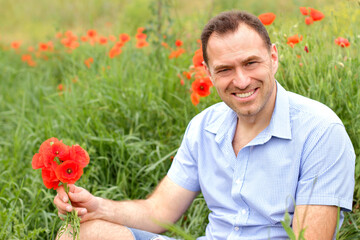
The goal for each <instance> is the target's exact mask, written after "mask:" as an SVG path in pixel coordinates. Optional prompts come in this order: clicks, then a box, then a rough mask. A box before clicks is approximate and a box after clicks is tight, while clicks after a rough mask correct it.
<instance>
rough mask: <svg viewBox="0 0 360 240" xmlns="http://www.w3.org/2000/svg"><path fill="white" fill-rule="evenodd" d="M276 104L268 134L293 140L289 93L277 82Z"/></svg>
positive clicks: (267, 129)
mask: <svg viewBox="0 0 360 240" xmlns="http://www.w3.org/2000/svg"><path fill="white" fill-rule="evenodd" d="M276 88H277V91H276V102H275V108H274V112H273V114H272V117H271V120H270V124H269V126H268V127H267V128H266V132H267V133H268V134H270V135H271V136H274V137H278V138H284V139H291V122H290V110H289V109H290V104H289V97H288V94H287V91H286V90H285V89H284V88H283V87H282V86H281V85H280V84H279V83H278V82H277V81H276Z"/></svg>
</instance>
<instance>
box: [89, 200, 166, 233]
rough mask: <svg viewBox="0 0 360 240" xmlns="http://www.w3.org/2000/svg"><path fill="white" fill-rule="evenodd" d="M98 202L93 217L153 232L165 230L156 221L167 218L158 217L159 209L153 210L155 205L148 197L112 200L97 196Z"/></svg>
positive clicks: (163, 220)
mask: <svg viewBox="0 0 360 240" xmlns="http://www.w3.org/2000/svg"><path fill="white" fill-rule="evenodd" d="M99 202H100V204H99V205H100V206H99V209H98V210H97V211H96V213H95V214H94V216H93V217H96V218H98V219H102V220H105V221H109V222H113V223H116V224H120V225H123V226H127V227H133V228H139V229H142V230H147V231H151V232H154V233H161V232H164V231H165V230H166V229H164V228H162V227H161V226H160V225H159V224H158V223H159V222H166V221H167V220H165V219H160V217H159V216H160V215H161V214H159V210H155V206H153V204H151V201H150V200H148V199H147V200H129V201H113V200H108V199H103V198H99ZM160 211H161V210H160Z"/></svg>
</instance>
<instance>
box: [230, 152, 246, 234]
mask: <svg viewBox="0 0 360 240" xmlns="http://www.w3.org/2000/svg"><path fill="white" fill-rule="evenodd" d="M249 149H250V148H249V147H244V148H243V149H241V150H240V152H239V153H238V156H237V158H236V161H235V167H234V175H233V181H232V188H231V196H232V198H233V199H234V201H235V202H236V203H237V204H238V206H239V209H238V213H237V215H236V217H235V221H234V224H233V230H232V232H231V234H230V235H229V238H228V239H237V238H239V236H240V234H241V232H242V229H243V226H245V225H246V223H247V220H248V218H249V213H250V212H249V207H248V206H247V204H246V203H245V202H244V200H243V199H242V197H241V189H242V187H243V185H244V180H245V175H246V169H247V164H248V160H249V151H250V150H249Z"/></svg>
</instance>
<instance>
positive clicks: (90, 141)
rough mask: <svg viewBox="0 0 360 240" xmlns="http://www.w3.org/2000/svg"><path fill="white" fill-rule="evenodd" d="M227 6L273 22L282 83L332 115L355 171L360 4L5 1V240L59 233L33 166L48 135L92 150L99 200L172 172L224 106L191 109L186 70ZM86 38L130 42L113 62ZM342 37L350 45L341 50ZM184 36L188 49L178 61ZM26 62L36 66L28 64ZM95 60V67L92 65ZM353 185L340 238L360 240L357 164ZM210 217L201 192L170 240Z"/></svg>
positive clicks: (0, 48)
mask: <svg viewBox="0 0 360 240" xmlns="http://www.w3.org/2000/svg"><path fill="white" fill-rule="evenodd" d="M299 7H313V8H315V9H318V10H320V11H321V12H323V13H324V15H325V18H324V19H322V20H321V21H317V22H314V23H313V24H312V25H306V24H305V21H304V19H305V16H303V15H302V14H301V13H300V11H299ZM230 9H242V10H247V11H249V12H252V13H253V14H255V15H259V14H261V13H266V12H273V13H275V14H276V19H275V21H274V22H273V24H271V25H269V26H267V27H266V28H267V29H268V31H269V33H270V37H271V40H272V42H274V43H275V44H276V45H277V48H278V52H279V61H280V66H279V70H278V72H277V75H276V79H277V81H279V82H280V83H281V84H282V85H283V86H284V87H285V88H286V89H287V90H290V91H293V92H296V93H299V94H301V95H304V96H307V97H310V98H312V99H315V100H318V101H320V102H322V103H324V104H326V105H328V106H329V107H330V108H332V109H333V110H334V111H335V112H336V113H337V114H338V116H339V117H340V118H341V119H342V121H343V123H344V125H345V127H346V130H347V132H348V134H349V136H350V138H351V140H352V143H353V145H354V148H355V152H356V156H357V159H356V160H357V162H358V161H359V156H360V104H359V103H360V92H359V90H358V89H359V86H360V59H359V55H360V51H359V49H360V27H359V23H360V1H359V0H343V1H325V0H318V1H314V2H313V1H299V0H293V1H286V0H278V1H271V0H266V1H238V0H237V1H235V0H225V1H224V0H211V1H210V0H209V1H199V0H192V1H190V0H184V1H181V0H169V1H165V0H132V1H130V0H109V1H100V0H87V1H85V0H77V1H69V0H63V1H46V0H37V1H35V0H28V1H10V0H0V15H1V16H2V17H1V21H0V226H1V227H0V239H54V238H55V235H56V232H57V229H58V228H59V227H60V226H61V220H60V219H59V218H58V216H57V210H56V208H55V206H54V204H53V198H54V196H55V195H56V191H54V190H52V189H51V190H49V189H46V188H45V186H44V184H43V182H42V178H41V170H33V169H32V167H31V162H32V156H33V155H34V153H36V152H37V151H38V150H39V146H40V144H41V143H42V142H43V141H45V140H46V139H48V138H50V137H56V138H58V139H62V140H63V142H64V143H65V144H67V145H71V144H79V145H81V146H82V147H83V148H84V149H86V150H87V151H88V153H89V155H90V158H91V160H90V164H89V165H88V166H87V167H86V168H85V169H84V174H83V176H82V177H81V179H80V180H79V181H78V182H77V185H79V186H82V187H84V188H86V189H88V190H89V191H90V192H91V193H93V194H94V195H97V196H101V197H105V198H110V199H114V200H123V199H137V198H145V197H146V196H147V195H149V194H150V193H151V192H152V190H153V189H154V187H155V186H156V185H157V183H158V182H159V181H160V180H161V179H162V178H163V177H164V176H165V174H166V173H167V170H168V168H169V167H170V165H171V161H172V158H173V156H174V155H175V154H176V151H177V149H178V147H179V146H180V143H181V140H182V136H183V134H184V131H185V129H186V126H187V124H188V122H189V121H190V120H191V118H192V117H194V116H195V115H196V114H198V113H199V112H201V111H202V110H203V109H205V108H207V107H208V106H210V105H212V104H214V103H216V102H219V101H220V99H219V97H218V96H217V93H216V90H215V89H214V88H212V89H211V94H210V95H209V96H207V97H203V98H201V99H200V103H199V104H198V105H196V106H194V105H193V104H192V102H191V99H190V95H191V83H192V81H193V80H194V79H193V78H192V79H190V80H188V79H186V78H185V76H184V75H183V72H184V71H189V69H190V66H191V65H192V64H193V63H192V57H193V55H194V52H195V50H197V49H198V48H199V45H198V43H197V39H199V38H200V33H201V30H202V28H203V26H204V25H205V24H206V22H207V21H208V20H209V18H210V17H212V16H214V15H216V14H217V13H220V12H221V11H224V10H230ZM139 27H144V28H145V30H144V33H146V34H147V41H148V43H149V45H148V46H146V47H143V48H137V47H136V39H135V35H136V32H137V29H138V28H139ZM89 29H94V30H96V32H97V34H98V35H102V36H106V37H108V36H110V35H113V36H115V37H116V38H118V36H119V34H121V33H127V34H129V36H130V37H131V39H130V41H129V42H127V43H126V44H125V45H124V46H123V47H122V52H121V53H120V54H119V55H117V56H115V57H114V58H110V57H109V54H108V53H109V51H110V49H111V48H112V46H113V45H114V44H115V43H114V42H111V41H110V40H108V41H107V43H106V44H99V43H95V44H93V45H92V44H89V42H88V41H87V42H82V41H80V36H84V35H86V34H87V31H88V30H89ZM66 31H72V32H73V33H74V34H75V35H77V36H78V38H79V39H78V42H79V46H78V47H76V49H72V50H69V49H68V48H67V47H65V46H64V45H63V44H62V43H61V39H59V38H57V37H56V34H57V33H59V32H60V33H62V34H64V33H65V32H66ZM295 34H299V35H302V41H300V42H299V43H298V44H295V46H294V47H293V48H292V47H290V46H289V45H288V44H287V38H288V37H290V36H293V35H295ZM164 36H166V38H164ZM338 37H343V38H346V39H348V40H349V42H350V46H349V47H344V48H343V47H340V46H338V45H336V44H335V42H334V41H335V39H336V38H338ZM177 39H179V40H181V41H182V42H183V45H182V46H181V47H182V48H183V49H184V50H185V52H184V53H183V54H181V55H180V56H178V57H176V58H171V59H169V54H170V53H171V51H172V50H174V49H176V46H175V41H176V40H177ZM49 41H51V42H52V44H53V49H52V50H51V51H42V52H39V51H38V46H39V43H48V42H49ZM14 42H18V43H19V44H20V46H19V48H16V49H15V48H13V47H12V43H14ZM164 42H165V43H167V44H168V46H169V48H165V47H164V46H163V45H162V43H164ZM29 47H32V48H33V50H32V49H31V48H30V52H29ZM305 47H307V49H308V50H309V52H306V51H305V50H304V49H305ZM24 54H28V55H31V56H32V59H33V60H34V61H35V62H36V65H34V66H29V64H27V63H26V61H24V59H22V58H23V55H24ZM89 58H92V59H93V62H92V63H91V64H90V67H88V66H86V65H85V64H84V61H85V60H87V59H89ZM179 76H180V77H179ZM180 78H182V79H183V81H184V84H183V85H182V84H181V79H180ZM59 86H62V87H59ZM355 179H356V184H355V192H354V204H353V212H351V213H346V214H345V221H344V224H343V226H342V228H341V229H340V231H339V236H338V239H360V229H359V227H360V209H359V208H360V201H359V199H360V198H359V197H360V165H359V164H358V163H357V164H356V172H355ZM207 214H208V209H207V207H206V204H205V202H204V200H203V198H202V196H201V195H200V196H198V197H197V198H196V199H195V201H194V202H193V204H192V205H191V207H190V209H189V210H188V211H187V212H186V214H185V216H184V217H183V218H182V219H181V220H180V221H179V222H178V223H177V224H176V225H175V226H174V227H172V231H169V232H167V235H168V236H172V237H179V238H180V237H181V234H184V233H185V234H188V235H189V236H192V237H198V236H201V235H203V234H204V231H205V226H206V224H207ZM177 229H181V233H180V232H179V231H178V230H177Z"/></svg>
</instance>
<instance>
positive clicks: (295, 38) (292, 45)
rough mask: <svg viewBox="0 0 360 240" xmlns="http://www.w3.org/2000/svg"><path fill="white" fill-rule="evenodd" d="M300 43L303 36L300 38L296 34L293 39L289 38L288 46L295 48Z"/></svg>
mask: <svg viewBox="0 0 360 240" xmlns="http://www.w3.org/2000/svg"><path fill="white" fill-rule="evenodd" d="M300 41H302V35H300V37H299V35H298V34H296V35H293V36H291V37H288V39H287V44H288V45H289V46H290V47H292V48H293V47H294V46H295V44H297V43H299V42H300Z"/></svg>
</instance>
